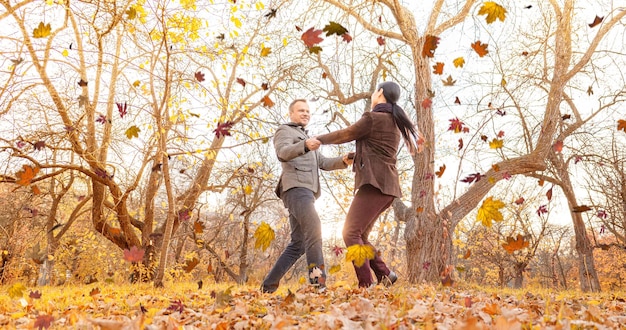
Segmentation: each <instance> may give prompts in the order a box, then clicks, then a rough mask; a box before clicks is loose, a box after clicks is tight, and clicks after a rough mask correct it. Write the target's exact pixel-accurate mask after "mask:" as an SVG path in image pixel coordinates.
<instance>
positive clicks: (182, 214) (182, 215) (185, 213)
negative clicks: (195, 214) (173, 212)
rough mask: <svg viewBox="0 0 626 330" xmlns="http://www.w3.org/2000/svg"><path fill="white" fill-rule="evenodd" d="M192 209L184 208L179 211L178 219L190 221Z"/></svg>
mask: <svg viewBox="0 0 626 330" xmlns="http://www.w3.org/2000/svg"><path fill="white" fill-rule="evenodd" d="M191 212H192V211H191V210H190V209H183V210H180V211H178V220H180V221H189V219H191Z"/></svg>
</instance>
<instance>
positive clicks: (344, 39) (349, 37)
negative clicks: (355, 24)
mask: <svg viewBox="0 0 626 330" xmlns="http://www.w3.org/2000/svg"><path fill="white" fill-rule="evenodd" d="M341 37H342V38H343V41H345V42H346V43H350V41H352V36H350V34H348V33H344V34H342V35H341Z"/></svg>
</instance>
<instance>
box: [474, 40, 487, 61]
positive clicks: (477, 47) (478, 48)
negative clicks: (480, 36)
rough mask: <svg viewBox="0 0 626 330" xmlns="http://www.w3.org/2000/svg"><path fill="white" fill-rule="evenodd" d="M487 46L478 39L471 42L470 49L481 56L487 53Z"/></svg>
mask: <svg viewBox="0 0 626 330" xmlns="http://www.w3.org/2000/svg"><path fill="white" fill-rule="evenodd" d="M487 46H489V45H488V44H483V43H481V42H480V40H479V41H476V42H475V43H473V44H472V49H474V51H475V52H476V54H478V56H479V57H483V56H485V55H487V54H489V51H488V50H487Z"/></svg>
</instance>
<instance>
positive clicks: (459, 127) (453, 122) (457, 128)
mask: <svg viewBox="0 0 626 330" xmlns="http://www.w3.org/2000/svg"><path fill="white" fill-rule="evenodd" d="M449 121H450V126H449V127H448V131H453V132H454V133H461V132H463V130H464V127H463V125H464V124H463V122H462V121H461V120H460V119H459V118H454V119H449Z"/></svg>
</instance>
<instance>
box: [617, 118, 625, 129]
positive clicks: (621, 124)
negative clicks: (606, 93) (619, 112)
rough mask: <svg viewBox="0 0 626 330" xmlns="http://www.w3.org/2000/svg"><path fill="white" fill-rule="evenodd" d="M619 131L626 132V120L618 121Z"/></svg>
mask: <svg viewBox="0 0 626 330" xmlns="http://www.w3.org/2000/svg"><path fill="white" fill-rule="evenodd" d="M617 130H618V131H619V130H622V131H624V132H626V120H624V119H620V120H618V121H617Z"/></svg>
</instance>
